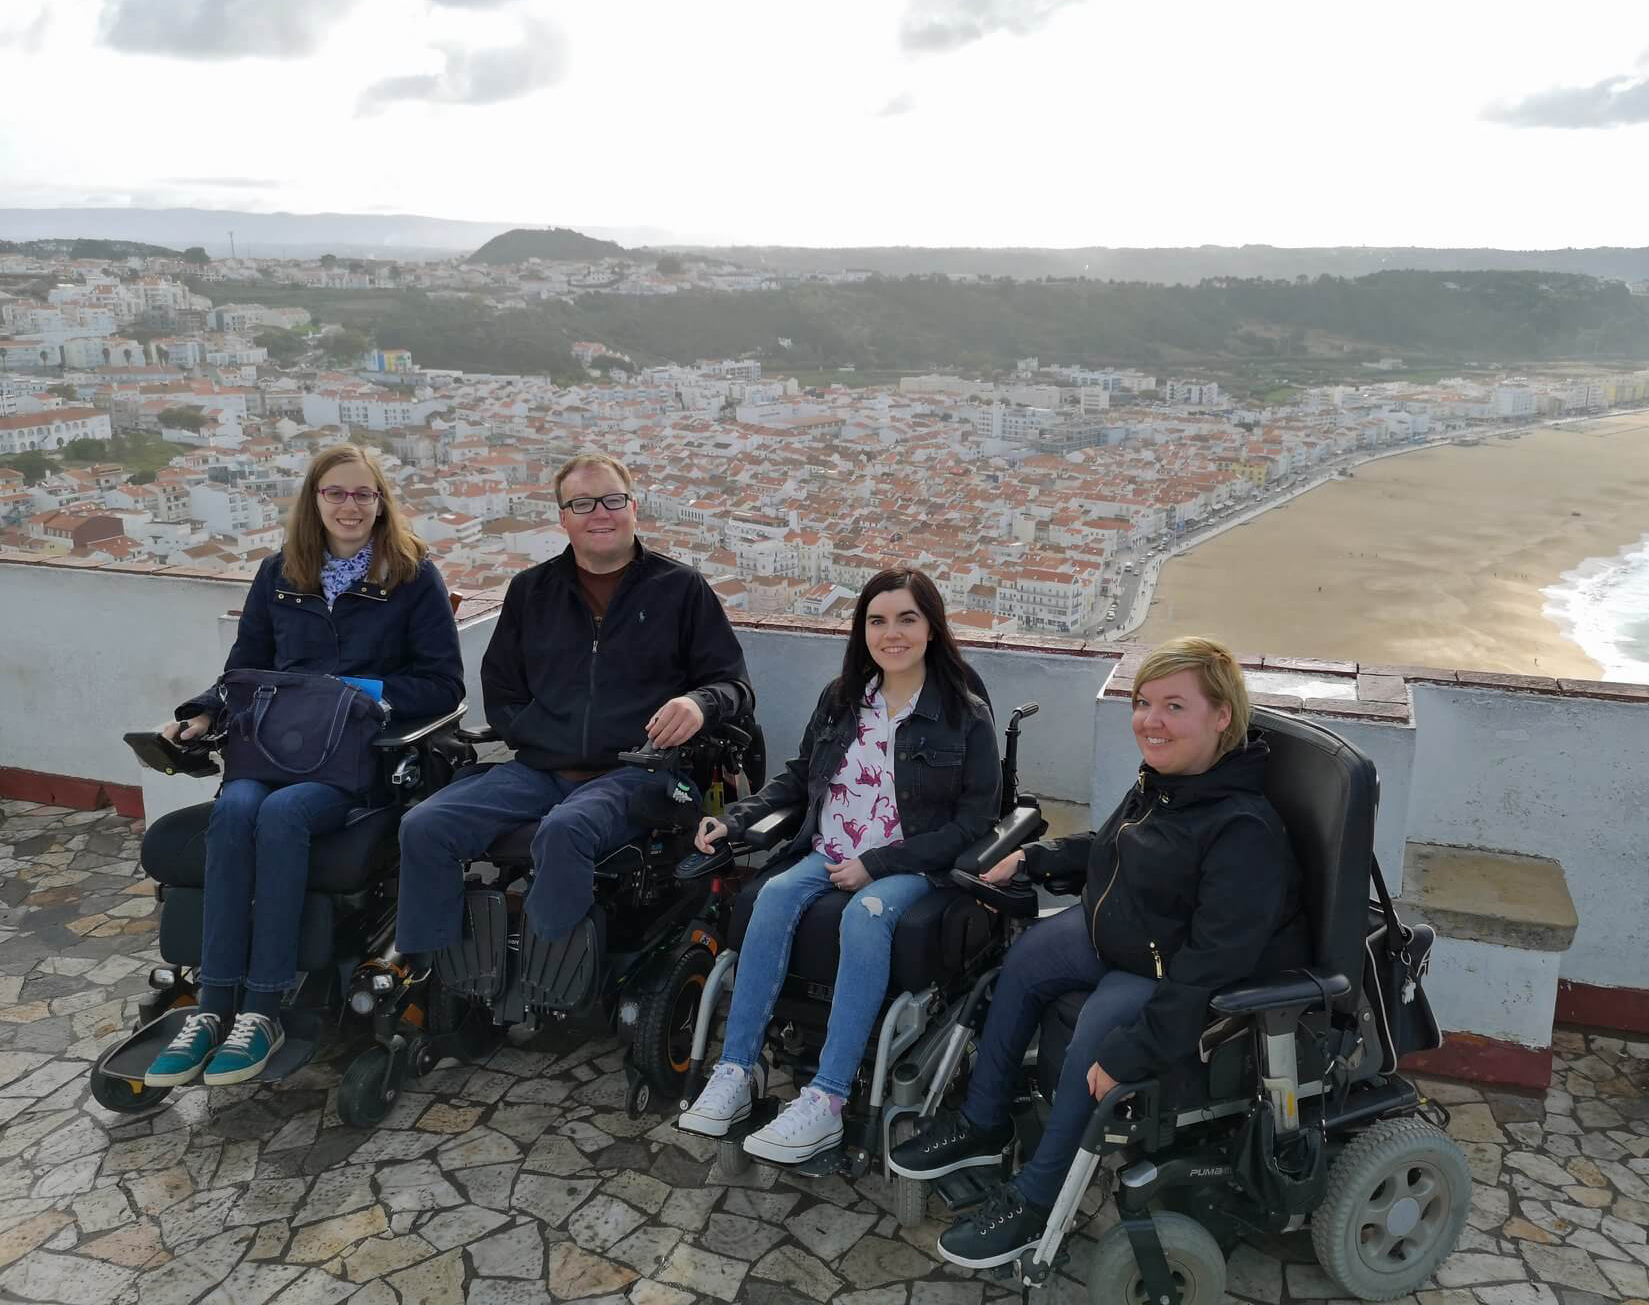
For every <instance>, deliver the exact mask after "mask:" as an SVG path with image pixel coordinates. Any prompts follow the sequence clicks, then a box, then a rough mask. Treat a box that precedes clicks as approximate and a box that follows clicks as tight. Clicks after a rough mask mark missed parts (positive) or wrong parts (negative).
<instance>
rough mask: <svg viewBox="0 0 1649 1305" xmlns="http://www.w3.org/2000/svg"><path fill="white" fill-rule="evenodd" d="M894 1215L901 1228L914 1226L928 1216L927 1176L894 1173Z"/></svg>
mask: <svg viewBox="0 0 1649 1305" xmlns="http://www.w3.org/2000/svg"><path fill="white" fill-rule="evenodd" d="M893 1217H894V1218H895V1219H897V1220H898V1221H899V1226H900V1227H901V1228H914V1227H916V1225H917V1224H919V1223H921V1222H922V1220H924V1219H926V1218H927V1217H928V1184H927V1180H926V1179H925V1178H906V1177H905V1176H904V1175H903V1174H894V1175H893Z"/></svg>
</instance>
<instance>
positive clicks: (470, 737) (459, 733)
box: [452, 725, 498, 743]
mask: <svg viewBox="0 0 1649 1305" xmlns="http://www.w3.org/2000/svg"><path fill="white" fill-rule="evenodd" d="M452 737H453V738H455V739H457V740H458V741H459V742H460V743H496V742H498V731H497V730H495V729H493V727H492V726H491V725H477V726H476V727H475V728H474V729H456V730H453V732H452Z"/></svg>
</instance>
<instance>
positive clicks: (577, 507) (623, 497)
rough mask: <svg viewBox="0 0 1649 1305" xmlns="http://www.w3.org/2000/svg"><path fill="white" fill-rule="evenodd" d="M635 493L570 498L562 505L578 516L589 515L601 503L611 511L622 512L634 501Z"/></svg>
mask: <svg viewBox="0 0 1649 1305" xmlns="http://www.w3.org/2000/svg"><path fill="white" fill-rule="evenodd" d="M634 501H635V496H634V495H633V494H603V495H601V497H600V498H588V497H580V498H570V499H568V500H567V501H566V502H565V503H563V504H562V505H561V506H562V507H563V508H565V509H566V510H567V511H568V512H571V513H573V514H574V515H576V516H581V517H582V516H588V515H589V514H590V513H591V512H594V511H595V505H596V504H597V503H599V504H601V506H602V507H604V508H606V509H607V511H609V512H622V511H623V510H624V507H625V505H626V504H629V503H633V502H634Z"/></svg>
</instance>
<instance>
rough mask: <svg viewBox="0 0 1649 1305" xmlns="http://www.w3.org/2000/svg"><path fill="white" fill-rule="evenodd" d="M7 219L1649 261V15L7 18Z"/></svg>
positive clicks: (575, 11)
mask: <svg viewBox="0 0 1649 1305" xmlns="http://www.w3.org/2000/svg"><path fill="white" fill-rule="evenodd" d="M0 87H3V88H4V92H3V94H0V207H45V206H59V205H104V204H132V205H140V206H150V207H154V206H168V205H200V206H203V207H213V208H244V209H253V210H286V211H292V212H319V211H334V212H336V211H346V212H411V213H423V214H429V215H433V216H438V217H449V218H472V219H478V220H486V221H519V222H523V223H532V224H557V225H572V226H580V225H583V226H599V227H617V228H649V229H651V230H652V231H654V232H655V233H657V235H656V238H657V239H661V240H662V239H675V240H703V241H716V242H733V241H737V242H740V243H753V242H754V243H783V244H805V245H859V244H923V245H964V244H968V245H1045V246H1073V245H1195V244H1204V243H1208V244H1241V243H1251V242H1252V243H1267V244H1276V245H1337V244H1370V245H1474V246H1475V245H1490V246H1499V247H1503V248H1551V247H1557V246H1569V245H1576V246H1578V245H1611V244H1612V245H1644V244H1649V204H1646V203H1645V199H1646V197H1649V176H1646V165H1645V160H1646V159H1649V6H1646V5H1645V4H1643V3H1642V0H1620V2H1617V3H1593V2H1590V0H1569V2H1568V3H1565V4H1563V5H1561V6H1558V5H1553V4H1551V3H1550V0H1543V2H1541V3H1524V2H1523V0H1494V2H1493V3H1477V2H1476V0H1470V2H1468V0H1426V2H1425V3H1418V4H1417V3H1409V2H1408V0H1385V2H1382V3H1373V0H1366V2H1365V0H1360V2H1359V3H1355V4H1328V3H1322V2H1321V0H1312V2H1311V3H1280V2H1277V0H1247V2H1243V3H1232V2H1231V0H1220V2H1218V3H1176V2H1175V0H1156V3H1153V4H1150V5H1145V4H1136V3H1126V2H1125V0H824V2H820V0H813V2H812V3H801V2H799V0H749V2H746V0H725V2H722V0H49V3H47V2H46V0H0Z"/></svg>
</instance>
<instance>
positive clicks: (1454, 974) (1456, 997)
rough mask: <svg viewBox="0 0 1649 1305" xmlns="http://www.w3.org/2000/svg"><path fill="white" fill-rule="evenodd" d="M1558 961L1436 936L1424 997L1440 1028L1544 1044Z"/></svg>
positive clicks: (1546, 1043) (1554, 956) (1555, 957)
mask: <svg viewBox="0 0 1649 1305" xmlns="http://www.w3.org/2000/svg"><path fill="white" fill-rule="evenodd" d="M1562 959H1563V957H1562V954H1561V953H1559V952H1537V951H1525V950H1523V949H1521V948H1513V947H1502V946H1499V945H1498V944H1495V943H1485V942H1477V941H1475V940H1473V939H1469V938H1443V937H1439V938H1438V940H1437V943H1436V945H1435V946H1434V947H1433V948H1432V951H1431V972H1430V974H1429V975H1428V977H1427V978H1426V984H1425V986H1426V997H1427V999H1428V1000H1429V1001H1430V1002H1431V1009H1432V1013H1433V1014H1434V1015H1436V1016H1437V1023H1438V1025H1439V1026H1440V1027H1441V1028H1442V1029H1443V1030H1444V1032H1455V1033H1476V1034H1480V1035H1481V1036H1483V1037H1485V1038H1498V1039H1499V1040H1501V1041H1502V1042H1516V1043H1520V1044H1521V1045H1523V1046H1525V1047H1549V1046H1551V1045H1552V1016H1553V1014H1554V1013H1555V1011H1556V1007H1557V974H1558V965H1559V963H1560V962H1561V961H1562Z"/></svg>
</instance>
